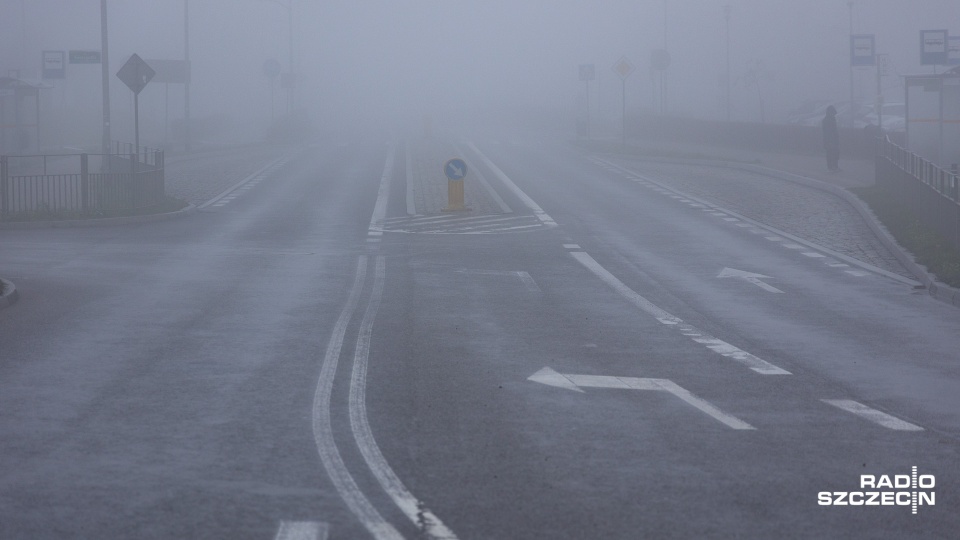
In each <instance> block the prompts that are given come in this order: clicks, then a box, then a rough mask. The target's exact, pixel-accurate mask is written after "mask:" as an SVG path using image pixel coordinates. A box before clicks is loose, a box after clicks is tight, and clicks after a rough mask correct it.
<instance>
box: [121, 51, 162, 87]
mask: <svg viewBox="0 0 960 540" xmlns="http://www.w3.org/2000/svg"><path fill="white" fill-rule="evenodd" d="M156 74H157V72H156V71H154V70H153V68H152V67H150V65H149V64H147V63H146V62H144V61H143V59H142V58H140V57H139V56H138V55H136V54H134V55H133V56H131V57H130V59H129V60H127V62H126V63H125V64H123V67H121V68H120V71H118V72H117V78H118V79H120V80H121V81H123V84H125V85H127V88H129V89H130V90H132V91H133V93H134V94H140V91H141V90H143V89H144V87H145V86H147V83H148V82H150V80H151V79H153V76H154V75H156Z"/></svg>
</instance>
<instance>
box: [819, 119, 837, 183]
mask: <svg viewBox="0 0 960 540" xmlns="http://www.w3.org/2000/svg"><path fill="white" fill-rule="evenodd" d="M820 127H821V129H822V130H823V149H824V150H826V152H827V169H828V170H830V171H833V172H836V171H839V170H840V165H839V162H840V131H839V130H838V129H837V109H836V108H835V107H834V106H833V105H830V106H829V107H827V114H826V115H825V116H824V117H823V120H822V121H821V122H820Z"/></svg>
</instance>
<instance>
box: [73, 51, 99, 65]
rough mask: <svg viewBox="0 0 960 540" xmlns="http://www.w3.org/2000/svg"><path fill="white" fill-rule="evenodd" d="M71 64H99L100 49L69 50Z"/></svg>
mask: <svg viewBox="0 0 960 540" xmlns="http://www.w3.org/2000/svg"><path fill="white" fill-rule="evenodd" d="M70 63H71V64H99V63H100V51H70Z"/></svg>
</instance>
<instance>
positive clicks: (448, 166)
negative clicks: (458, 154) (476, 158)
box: [443, 158, 467, 180]
mask: <svg viewBox="0 0 960 540" xmlns="http://www.w3.org/2000/svg"><path fill="white" fill-rule="evenodd" d="M443 174H445V175H447V180H463V178H464V177H465V176H467V163H466V162H465V161H463V160H462V159H460V158H453V159H451V160H449V161H447V162H446V163H444V164H443Z"/></svg>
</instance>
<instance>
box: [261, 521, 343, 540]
mask: <svg viewBox="0 0 960 540" xmlns="http://www.w3.org/2000/svg"><path fill="white" fill-rule="evenodd" d="M329 535H330V526H329V525H328V524H326V523H324V522H322V521H281V522H280V528H279V529H278V530H277V536H275V537H274V540H327V537H328V536H329Z"/></svg>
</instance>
